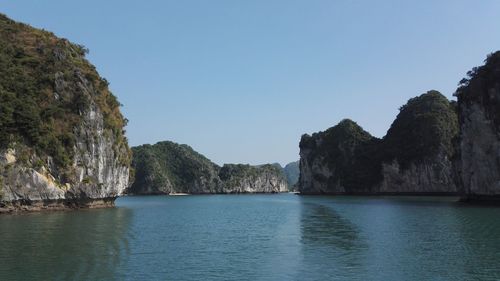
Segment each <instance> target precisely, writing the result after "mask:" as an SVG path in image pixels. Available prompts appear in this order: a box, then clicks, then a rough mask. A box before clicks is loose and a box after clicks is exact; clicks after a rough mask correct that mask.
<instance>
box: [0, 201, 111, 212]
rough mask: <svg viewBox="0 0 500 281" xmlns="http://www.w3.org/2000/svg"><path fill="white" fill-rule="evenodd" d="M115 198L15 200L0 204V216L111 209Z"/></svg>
mask: <svg viewBox="0 0 500 281" xmlns="http://www.w3.org/2000/svg"><path fill="white" fill-rule="evenodd" d="M116 198H117V197H110V198H103V199H78V200H67V199H59V200H36V201H30V200H16V201H10V202H0V214H17V213H29V212H41V211H64V210H66V211H69V210H77V209H101V208H112V207H114V206H115V200H116Z"/></svg>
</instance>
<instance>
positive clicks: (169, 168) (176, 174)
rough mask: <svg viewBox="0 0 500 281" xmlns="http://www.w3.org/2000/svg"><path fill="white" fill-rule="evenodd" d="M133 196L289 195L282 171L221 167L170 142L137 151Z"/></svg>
mask: <svg viewBox="0 0 500 281" xmlns="http://www.w3.org/2000/svg"><path fill="white" fill-rule="evenodd" d="M132 150H133V155H134V157H133V162H132V166H133V167H134V169H135V181H134V183H133V184H132V185H131V187H130V189H129V190H128V193H130V194H170V193H189V194H218V193H274V192H286V191H287V187H288V186H287V184H286V179H285V178H284V175H283V173H282V171H281V169H280V168H277V167H275V166H273V165H270V164H266V165H260V166H250V165H241V164H225V165H223V167H222V168H221V167H219V166H218V165H216V164H215V163H213V162H211V161H210V160H209V159H207V158H206V157H205V156H203V155H202V154H200V153H198V152H196V151H194V150H193V149H192V148H191V147H189V146H188V145H185V144H177V143H174V142H170V141H163V142H158V143H156V144H154V145H149V144H146V145H141V146H138V147H133V148H132Z"/></svg>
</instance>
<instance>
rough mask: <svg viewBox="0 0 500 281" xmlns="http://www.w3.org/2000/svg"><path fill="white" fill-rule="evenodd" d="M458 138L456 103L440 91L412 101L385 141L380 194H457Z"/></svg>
mask: <svg viewBox="0 0 500 281" xmlns="http://www.w3.org/2000/svg"><path fill="white" fill-rule="evenodd" d="M457 135H458V117H457V113H456V104H455V103H453V102H450V101H449V100H448V99H447V98H446V97H445V96H443V95H442V94H440V93H439V92H437V91H429V92H427V93H425V94H423V95H421V96H419V97H416V98H413V99H410V100H409V101H408V103H407V104H405V105H404V106H402V107H401V109H400V112H399V114H398V116H397V117H396V120H395V121H394V123H393V124H392V125H391V127H390V129H389V131H388V132H387V135H386V136H385V137H384V139H383V149H382V151H383V154H384V155H383V163H382V182H381V183H380V186H379V188H378V192H387V193H443V194H446V193H449V194H453V193H457V192H458V189H457V186H456V184H455V180H454V170H453V163H452V158H453V157H454V155H455V153H456V151H455V150H456V149H455V147H454V146H453V140H454V139H455V138H456V137H457Z"/></svg>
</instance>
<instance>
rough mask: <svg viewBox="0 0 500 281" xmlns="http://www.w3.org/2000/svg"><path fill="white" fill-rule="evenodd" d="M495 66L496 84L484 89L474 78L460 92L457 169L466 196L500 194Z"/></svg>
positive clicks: (499, 85)
mask: <svg viewBox="0 0 500 281" xmlns="http://www.w3.org/2000/svg"><path fill="white" fill-rule="evenodd" d="M497 55H498V54H497ZM496 69H497V76H496V78H497V79H496V81H497V82H496V84H494V85H491V87H487V89H485V88H484V87H479V85H475V83H476V82H475V81H472V82H471V83H472V84H471V85H468V89H466V90H464V89H462V90H461V91H462V92H463V93H462V94H459V95H458V103H459V116H460V160H459V161H458V165H457V170H458V174H459V176H460V180H461V184H462V192H463V194H464V197H465V199H466V200H474V199H481V200H482V199H485V200H488V199H497V198H499V197H500V129H499V126H498V124H495V121H494V119H495V117H496V118H498V116H499V115H500V75H499V72H498V69H500V67H498V65H497V68H496ZM484 86H486V85H484ZM459 91H460V90H459ZM465 91H467V92H465ZM467 95H469V96H467ZM481 96H482V97H483V99H481ZM487 107H490V108H497V110H498V111H496V113H495V114H496V116H495V115H492V112H491V111H490V112H488V109H487Z"/></svg>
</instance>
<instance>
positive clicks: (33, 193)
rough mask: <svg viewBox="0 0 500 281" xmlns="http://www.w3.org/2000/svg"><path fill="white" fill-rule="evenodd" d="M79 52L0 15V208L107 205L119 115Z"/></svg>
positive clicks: (119, 166)
mask: <svg viewBox="0 0 500 281" xmlns="http://www.w3.org/2000/svg"><path fill="white" fill-rule="evenodd" d="M86 52H87V50H86V49H85V48H84V47H83V46H80V45H75V44H72V43H70V42H68V41H67V40H65V39H59V38H57V37H56V36H54V34H52V33H50V32H46V31H42V30H38V29H35V28H32V27H30V26H28V25H25V24H21V23H16V22H14V21H12V20H10V19H8V18H7V17H5V16H3V15H0V211H14V210H19V209H26V210H38V209H50V208H66V207H97V206H110V205H113V202H114V198H116V197H117V196H118V195H120V194H121V193H122V191H123V190H124V189H125V188H126V187H127V185H128V178H129V164H130V157H131V154H130V150H129V148H128V144H127V140H126V138H125V136H124V131H123V127H124V125H125V123H126V120H125V119H124V118H123V116H122V115H121V113H120V110H119V106H120V104H119V102H118V101H117V100H116V97H115V96H113V95H112V94H111V92H110V91H109V89H108V83H107V81H106V80H105V79H103V78H101V77H99V75H98V73H97V71H96V70H95V67H94V66H92V65H91V64H90V63H89V62H88V61H87V60H86V59H85V54H86Z"/></svg>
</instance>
